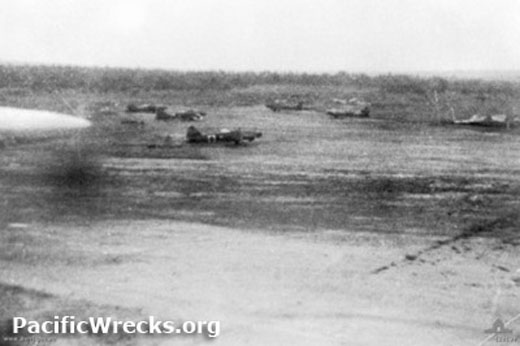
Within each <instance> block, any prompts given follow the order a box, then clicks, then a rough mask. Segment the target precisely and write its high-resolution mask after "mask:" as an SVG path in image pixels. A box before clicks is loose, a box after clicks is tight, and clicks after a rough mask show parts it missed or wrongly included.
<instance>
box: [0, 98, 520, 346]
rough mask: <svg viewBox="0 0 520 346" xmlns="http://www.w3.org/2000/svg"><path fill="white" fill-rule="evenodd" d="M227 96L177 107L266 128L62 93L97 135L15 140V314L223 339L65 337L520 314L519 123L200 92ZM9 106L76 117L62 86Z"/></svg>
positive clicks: (474, 324) (390, 326)
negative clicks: (281, 107) (190, 325)
mask: <svg viewBox="0 0 520 346" xmlns="http://www.w3.org/2000/svg"><path fill="white" fill-rule="evenodd" d="M212 95H213V94H211V93H209V94H205V95H200V96H197V97H192V98H189V99H188V101H186V99H183V97H182V96H178V95H177V96H176V97H175V98H173V99H172V100H173V101H170V103H172V104H173V105H174V106H179V107H180V106H183V105H185V104H186V103H189V105H190V106H195V107H197V108H200V109H202V110H204V111H205V112H207V114H208V116H207V119H205V120H204V122H201V123H197V124H196V125H197V126H202V127H205V128H210V129H219V128H223V127H225V128H241V129H247V130H254V131H260V132H262V133H263V136H262V137H261V138H259V139H257V140H255V141H254V142H252V143H248V144H246V145H239V146H236V145H190V144H187V143H185V136H186V129H187V127H188V126H190V125H191V123H184V122H158V121H155V119H154V117H153V115H150V114H137V115H131V116H130V115H128V114H126V113H125V111H124V109H125V105H126V104H128V102H130V101H132V100H133V99H134V98H139V100H141V101H143V102H157V103H161V102H162V103H164V101H165V100H166V101H167V100H168V97H167V95H165V94H157V93H153V92H150V93H146V92H142V93H140V94H138V95H137V96H135V95H134V96H131V95H123V94H108V95H107V94H102V93H99V94H93V93H72V92H71V93H66V92H65V93H63V97H64V98H65V99H66V100H67V103H68V104H69V105H70V106H71V107H72V108H73V109H75V110H77V113H78V114H77V115H78V116H80V117H84V118H88V119H89V120H90V121H91V122H92V123H93V125H92V126H91V127H90V128H89V129H85V130H82V131H80V132H76V133H73V134H72V135H69V136H67V137H62V136H56V137H52V136H50V137H45V138H39V139H34V138H30V137H28V138H24V137H20V138H16V139H13V140H12V141H11V142H9V141H6V143H7V145H6V147H5V148H4V149H3V150H2V152H1V155H0V196H1V197H0V203H1V204H2V211H1V216H0V226H1V232H0V266H1V274H2V275H1V277H0V307H1V309H2V310H1V311H2V318H3V320H4V321H5V320H7V319H8V318H10V317H11V316H13V315H23V316H27V317H31V318H36V319H38V318H39V319H42V318H45V317H48V316H51V317H52V316H54V315H63V314H73V315H75V316H78V318H79V317H81V316H83V317H87V316H114V317H116V318H119V319H131V320H136V321H138V320H141V319H145V318H147V317H148V316H150V315H154V316H157V317H160V318H162V319H172V320H180V321H182V320H219V321H221V333H220V336H219V337H218V338H215V339H212V340H208V339H207V338H204V337H200V336H199V337H196V336H182V337H176V336H172V337H165V336H163V337H146V336H135V337H132V336H128V335H109V336H104V337H99V336H94V335H90V336H86V337H66V338H58V339H56V340H53V341H52V342H51V344H53V345H54V344H55V345H98V344H102V345H104V344H107V345H114V344H117V345H199V344H200V345H203V344H215V345H376V344H377V345H479V343H482V342H483V341H484V340H485V339H486V337H488V336H489V335H488V334H485V333H484V330H485V329H488V328H490V327H491V324H492V323H493V322H494V321H495V320H496V318H501V319H503V320H504V321H509V320H511V319H513V318H514V317H515V316H516V315H517V314H519V313H520V253H519V251H518V246H519V244H520V238H519V236H518V227H519V225H520V214H519V213H518V210H519V207H520V200H519V198H518V197H519V195H520V175H519V173H520V150H519V149H520V137H519V136H518V135H519V133H520V132H519V131H520V130H518V129H507V130H505V129H482V128H470V127H457V126H449V125H446V124H442V123H439V122H432V121H418V120H417V119H414V118H412V117H409V118H406V117H403V118H399V114H393V116H385V114H386V113H385V114H382V113H378V109H377V107H375V109H374V112H373V113H374V114H373V115H371V117H369V118H363V119H355V118H345V119H334V118H332V117H330V116H328V115H326V114H324V113H323V112H319V111H315V110H304V111H287V112H276V113H274V112H271V111H270V110H269V109H267V108H266V107H265V106H264V105H263V104H262V103H260V102H256V101H248V102H243V97H242V98H240V99H239V100H238V101H240V102H238V101H237V102H236V103H233V102H222V103H220V102H213V103H211V102H203V101H201V100H205V99H207V98H211V97H212ZM0 100H2V105H9V106H19V105H23V106H24V107H27V108H39V109H49V110H61V111H64V109H65V108H64V106H63V105H59V106H58V104H60V102H59V100H58V101H57V96H56V94H55V93H44V92H42V93H29V92H24V91H20V90H17V91H5V90H4V91H3V93H2V95H1V97H0ZM183 101H184V102H183ZM246 103H247V104H246ZM387 110H388V109H387ZM388 112H390V113H392V112H393V111H392V110H390V111H388ZM394 113H396V112H394ZM129 118H131V119H132V120H136V121H137V122H136V123H134V124H124V123H122V120H125V119H129ZM141 122H143V124H141ZM165 136H170V137H171V139H172V143H171V144H169V145H168V146H165V145H163V144H164V138H165ZM508 327H509V328H512V329H513V330H514V331H515V333H516V334H518V333H520V320H516V321H512V322H511V324H510V325H509V326H508ZM4 328H6V327H4ZM1 342H2V341H0V343H1ZM4 344H9V345H10V344H14V345H16V344H17V343H13V342H11V343H9V342H5V341H4ZM484 344H486V345H487V344H494V343H493V341H489V342H487V343H484Z"/></svg>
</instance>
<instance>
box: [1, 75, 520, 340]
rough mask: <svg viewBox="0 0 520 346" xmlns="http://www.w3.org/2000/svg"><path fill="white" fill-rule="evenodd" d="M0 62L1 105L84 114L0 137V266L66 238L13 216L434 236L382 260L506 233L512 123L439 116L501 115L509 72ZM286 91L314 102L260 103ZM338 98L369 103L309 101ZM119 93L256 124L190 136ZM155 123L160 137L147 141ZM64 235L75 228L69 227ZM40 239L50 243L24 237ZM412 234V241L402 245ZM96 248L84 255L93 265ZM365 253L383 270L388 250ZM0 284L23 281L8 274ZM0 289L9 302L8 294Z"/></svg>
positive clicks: (514, 211) (514, 235)
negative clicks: (349, 108) (137, 109)
mask: <svg viewBox="0 0 520 346" xmlns="http://www.w3.org/2000/svg"><path fill="white" fill-rule="evenodd" d="M0 77H2V78H0V80H1V81H2V83H4V84H3V85H0V106H13V107H24V108H35V109H45V110H53V111H59V112H65V113H73V114H75V115H78V116H82V117H86V118H89V119H90V120H91V121H92V122H93V126H92V127H91V128H90V129H89V130H87V131H84V132H82V133H76V134H73V135H72V136H71V137H68V138H63V137H43V136H42V137H40V138H34V137H33V136H23V135H20V136H16V137H8V136H5V137H4V143H5V148H4V149H3V150H2V155H1V156H0V196H1V197H0V203H2V206H3V207H2V209H1V212H0V213H1V214H0V225H1V226H2V228H3V231H2V233H0V253H1V260H2V263H3V264H4V265H5V266H6V267H7V268H9V267H10V266H14V267H16V268H18V267H17V266H20V265H25V266H36V265H37V264H38V263H39V261H41V260H44V262H45V261H51V260H52V261H57V262H60V263H61V262H63V263H65V262H66V261H72V262H74V261H75V260H74V256H73V255H72V254H71V256H68V255H67V254H68V252H67V251H68V250H60V249H62V247H61V246H64V247H65V248H66V247H67V246H68V245H66V244H60V243H59V241H58V243H54V244H48V243H47V241H45V240H44V239H43V240H42V239H40V236H39V235H38V234H36V235H32V236H30V237H28V238H23V237H22V236H20V235H15V234H13V233H12V231H9V226H8V225H12V224H28V225H47V226H41V227H44V228H45V227H52V225H60V226H57V227H65V228H66V227H69V226H70V228H71V229H72V228H75V227H79V226H81V227H84V226H85V227H88V225H89V224H91V223H100V222H108V223H110V222H127V221H128V220H132V221H135V222H142V221H143V220H162V221H161V222H167V221H172V222H173V221H175V222H177V221H182V222H190V223H194V224H199V223H203V224H209V225H214V226H222V227H229V228H233V229H240V230H244V231H252V232H260V233H262V232H267V233H269V234H271V233H272V234H285V233H289V234H291V232H292V233H295V234H299V233H301V232H303V233H305V234H317V235H319V234H324V233H323V232H330V231H334V232H339V234H343V235H344V236H345V237H352V236H353V235H355V234H359V235H360V236H361V235H363V234H365V235H366V234H371V235H373V236H374V237H377V236H378V235H381V236H382V237H388V236H394V235H395V236H396V237H409V239H426V240H420V241H418V242H419V243H421V244H423V243H424V242H427V241H429V240H430V239H433V240H434V241H433V240H432V241H431V243H429V244H425V245H424V247H423V248H421V249H417V248H416V247H414V246H411V247H404V248H400V250H402V251H403V252H404V253H402V254H401V255H402V258H401V259H399V258H396V259H395V260H396V261H399V260H404V261H405V260H406V258H409V259H410V258H411V259H412V260H415V259H416V258H420V257H421V256H423V255H424V254H425V253H428V252H435V251H448V252H451V253H452V255H453V254H456V253H457V251H459V248H460V247H461V242H466V243H464V244H466V245H464V247H465V248H466V249H467V251H469V252H471V251H472V246H473V245H472V244H473V243H472V242H471V241H472V239H474V238H478V239H480V238H484V239H489V240H491V241H493V242H497V244H499V245H497V246H500V247H502V248H504V247H506V248H511V249H517V246H518V244H520V235H519V233H518V229H519V226H520V214H518V210H519V207H520V200H519V195H520V180H519V174H518V173H519V172H520V151H519V149H520V139H519V137H518V134H519V130H518V129H491V130H489V129H479V128H469V127H455V126H452V125H447V124H445V123H444V122H443V120H445V119H448V118H449V108H450V107H452V108H453V109H454V110H455V115H456V117H458V118H466V117H469V116H470V115H472V114H475V113H480V114H489V113H507V114H510V115H516V113H515V112H516V109H517V108H516V107H517V104H518V100H520V98H518V96H519V95H520V85H518V84H515V83H513V82H505V81H500V82H492V81H479V80H473V81H471V80H451V79H442V78H427V79H421V78H418V77H407V76H379V77H368V76H365V75H348V74H338V75H295V74H276V73H263V74H254V73H249V74H247V73H244V74H232V73H221V72H207V73H180V72H179V73H178V72H164V71H131V70H108V69H80V68H71V67H67V68H65V67H12V66H4V67H2V68H0ZM291 95H298V97H299V98H301V99H302V100H304V101H305V102H306V103H308V104H311V105H312V106H313V107H314V110H310V111H302V112H293V111H289V112H280V113H273V112H271V111H270V110H269V109H267V108H266V107H265V106H264V103H265V102H266V101H268V100H271V99H274V98H284V97H289V96H291ZM435 95H436V96H435ZM351 97H358V98H361V99H364V100H367V101H368V102H370V103H371V105H372V108H371V117H370V118H366V119H343V120H338V119H333V118H331V117H329V116H327V115H326V114H325V113H324V112H323V111H324V110H325V109H326V108H327V107H329V106H330V105H331V102H330V100H331V99H332V98H345V99H349V98H351ZM129 102H136V103H157V104H159V103H160V104H166V105H169V106H171V107H172V108H178V109H181V108H185V107H196V108H199V109H201V110H204V111H206V112H207V113H208V116H207V119H206V120H204V121H203V122H201V123H197V124H196V125H197V126H200V127H201V128H204V129H219V128H242V129H254V130H257V131H261V132H262V133H263V137H262V138H260V139H258V140H257V141H255V142H253V143H251V144H247V145H240V146H234V145H231V146H229V145H217V146H210V145H189V144H187V143H185V141H184V139H185V134H186V129H187V127H188V126H189V125H192V124H191V123H185V122H167V123H166V122H157V121H155V120H154V115H153V114H127V113H125V112H124V110H125V107H126V105H127V104H128V103H129ZM124 119H131V120H137V121H143V122H144V125H143V126H136V125H125V124H122V123H121V121H122V120H124ZM167 135H169V136H171V137H172V138H173V145H172V146H170V147H161V145H162V144H163V143H164V138H165V137H166V136H167ZM150 144H152V145H158V146H156V147H152V148H150V147H149V145H150ZM49 225H50V226H49ZM64 225H65V226H64ZM67 225H68V226H67ZM134 236H135V235H134ZM67 237H71V238H70V239H69V238H67V239H68V240H67V241H68V242H74V241H79V239H82V236H81V235H80V234H79V233H78V234H77V233H75V232H71V234H70V235H68V236H67ZM340 238H341V236H340ZM38 239H40V240H38ZM125 239H126V238H125ZM385 239H386V238H385ZM39 241H43V244H46V245H45V246H47V247H48V249H49V252H45V251H44V252H42V251H41V249H38V247H39V245H38V244H40V243H39ZM121 241H123V240H121ZM130 241H132V242H135V241H136V239H135V238H133V237H132V238H131V239H130ZM405 243H407V241H405ZM20 244H25V245H24V246H21V245H20ZM407 244H408V243H407ZM477 245H478V244H477ZM20 246H21V247H20ZM478 246H480V245H478ZM398 248H399V246H398ZM439 248H442V249H443V250H439ZM452 248H453V250H450V249H452ZM411 249H413V250H414V251H415V252H414V253H415V255H410V257H405V256H404V255H405V254H406V253H409V252H410V251H411ZM445 249H447V250H445ZM409 250H410V251H409ZM63 251H64V252H63ZM89 251H90V250H89ZM92 251H94V250H92ZM511 251H516V250H511ZM412 252H413V251H412ZM81 256H83V255H81ZM100 261H101V262H99V263H98V262H96V261H94V262H92V263H91V266H92V267H93V268H97V266H98V265H106V264H107V263H106V262H104V260H103V259H100ZM118 261H122V263H123V264H129V263H130V262H131V261H132V260H129V262H128V263H127V262H126V260H125V259H124V258H123V259H120V260H118ZM118 261H116V262H117V263H116V262H115V263H112V262H110V261H109V262H110V265H117V264H118V263H119V262H118ZM72 262H71V263H72ZM87 262H88V261H87ZM67 263H68V262H67ZM88 263H90V262H88ZM88 263H87V264H88ZM514 265H515V264H511V266H514ZM369 267H372V269H374V270H376V269H377V268H378V267H379V268H384V269H388V268H389V267H390V262H388V263H386V264H385V263H384V261H375V262H374V263H370V265H369ZM42 270H43V269H42ZM367 270H368V269H367ZM511 270H513V268H511ZM43 271H44V272H45V270H43ZM13 275H14V274H13ZM20 275H22V274H20ZM13 290H14V291H13ZM4 291H5V292H8V293H9V294H10V295H12V296H17V297H20V296H22V297H23V296H25V295H27V294H29V295H30V292H29V293H27V292H26V291H24V290H22V289H20V290H18V291H17V290H16V289H14V288H13V287H11V286H6V288H5V290H4ZM5 292H4V293H5ZM13 292H14V293H13ZM17 292H18V293H17ZM87 295H88V294H87ZM13 299H14V298H13ZM20 299H21V298H20ZM53 299H54V298H53ZM4 303H5V304H4ZM2 304H4V305H5V306H9V311H14V310H16V307H15V306H13V305H12V304H14V303H12V301H11V300H9V299H7V298H6V299H4V301H2ZM56 304H57V303H56ZM87 305H88V304H87ZM76 309H79V310H80V311H82V313H85V311H83V310H81V309H80V308H77V307H76ZM132 313H135V312H132ZM116 341H117V340H116ZM107 342H108V343H110V342H114V341H113V340H112V341H111V340H108V341H107ZM117 342H119V341H117Z"/></svg>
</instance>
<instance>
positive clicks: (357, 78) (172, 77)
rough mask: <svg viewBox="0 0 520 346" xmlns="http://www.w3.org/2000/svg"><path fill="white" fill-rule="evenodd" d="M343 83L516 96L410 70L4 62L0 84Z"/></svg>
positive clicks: (110, 87)
mask: <svg viewBox="0 0 520 346" xmlns="http://www.w3.org/2000/svg"><path fill="white" fill-rule="evenodd" d="M280 84H286V85H303V86H316V87H319V86H345V87H357V88H373V89H377V90H380V91H381V92H386V93H394V94H417V95H427V94H428V93H431V92H432V91H434V90H435V91H436V92H438V93H444V92H447V91H453V92H459V93H462V94H486V95H509V96H513V95H517V94H518V93H519V90H520V86H519V85H518V84H517V83H514V82H506V81H496V82H492V81H484V80H459V79H445V78H440V77H429V78H422V77H418V76H410V75H393V74H387V75H379V76H368V75H366V74H352V73H345V72H340V73H335V74H327V73H321V74H320V73H280V72H224V71H205V72H196V71H192V72H181V71H166V70H144V69H122V68H93V67H88V68H87V67H76V66H34V65H0V88H28V89H31V90H34V91H42V90H43V91H53V90H64V89H74V90H83V91H90V92H129V91H132V90H146V91H152V90H194V91H205V90H230V89H233V88H247V87H251V86H255V85H280Z"/></svg>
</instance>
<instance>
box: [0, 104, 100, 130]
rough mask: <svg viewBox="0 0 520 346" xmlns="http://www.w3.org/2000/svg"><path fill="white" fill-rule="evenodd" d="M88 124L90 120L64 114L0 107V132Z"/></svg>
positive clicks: (54, 128) (70, 127) (81, 126)
mask: <svg viewBox="0 0 520 346" xmlns="http://www.w3.org/2000/svg"><path fill="white" fill-rule="evenodd" d="M89 126H90V121H88V120H86V119H83V118H79V117H75V116H71V115H66V114H60V113H54V112H48V111H40V110H32V109H22V108H11V107H0V132H7V133H11V132H15V133H16V132H32V131H38V132H42V131H44V132H47V131H49V132H54V131H61V130H73V129H82V128H86V127H89Z"/></svg>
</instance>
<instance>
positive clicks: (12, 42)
mask: <svg viewBox="0 0 520 346" xmlns="http://www.w3.org/2000/svg"><path fill="white" fill-rule="evenodd" d="M0 5H1V11H0V47H2V49H1V50H0V61H3V62H30V63H46V64H72V65H88V66H92V65H93V66H120V67H143V68H164V69H176V70H215V69H217V70H236V71H243V70H253V71H263V70H279V71H309V72H334V71H351V72H387V71H388V72H392V71H400V72H406V71H450V70H520V45H519V44H518V43H519V42H520V20H519V18H520V1H518V0H457V1H454V0H285V1H284V0H262V1H258V0H51V1H41V0H0Z"/></svg>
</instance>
